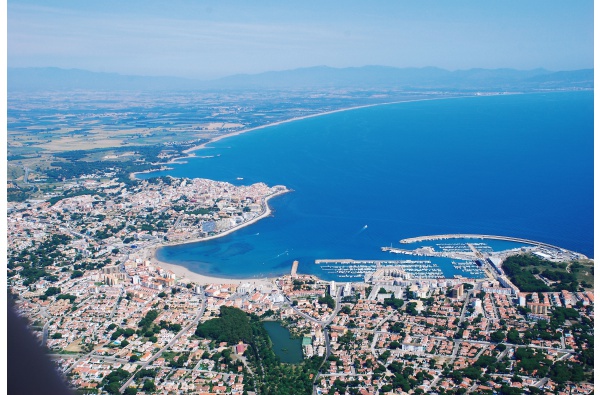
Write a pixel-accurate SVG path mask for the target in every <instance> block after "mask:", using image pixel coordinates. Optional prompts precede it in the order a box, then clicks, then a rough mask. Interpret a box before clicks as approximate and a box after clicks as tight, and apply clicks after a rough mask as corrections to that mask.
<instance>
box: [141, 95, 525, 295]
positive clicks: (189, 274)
mask: <svg viewBox="0 0 600 395" xmlns="http://www.w3.org/2000/svg"><path fill="white" fill-rule="evenodd" d="M513 94H518V93H513ZM472 97H478V96H477V95H467V96H452V97H435V98H423V99H408V100H398V101H393V102H385V103H373V104H365V105H360V106H353V107H346V108H341V109H337V110H331V111H324V112H320V113H316V114H310V115H304V116H300V117H294V118H290V119H285V120H282V121H277V122H273V123H269V124H266V125H261V126H256V127H253V128H249V129H242V130H239V131H235V132H231V133H227V134H223V135H221V136H217V137H214V138H212V139H209V140H208V141H206V142H204V143H202V144H200V145H197V146H193V147H190V148H188V149H186V150H184V151H182V153H184V154H187V155H186V156H181V157H177V158H172V159H170V160H169V161H168V162H166V163H161V164H160V165H162V166H164V167H166V166H167V165H169V164H172V163H181V162H180V161H181V160H184V159H186V158H193V157H196V154H195V153H194V152H195V151H198V150H201V149H203V148H206V147H207V145H208V144H211V143H214V142H217V141H219V140H223V139H225V138H229V137H233V136H239V135H241V134H244V133H247V132H252V131H255V130H260V129H266V128H269V127H273V126H278V125H282V124H286V123H291V122H295V121H300V120H304V119H309V118H316V117H320V116H323V115H329V114H335V113H340V112H344V111H351V110H358V109H362V108H370V107H376V106H386V105H392V104H400V103H412V102H420V101H431V100H444V99H459V98H472ZM167 169H169V168H167ZM163 170H165V169H157V170H145V171H140V172H132V173H131V174H130V178H131V179H136V178H137V177H136V175H137V174H149V173H153V172H156V171H163ZM288 192H291V190H289V189H287V188H286V189H285V190H283V191H279V192H276V193H274V194H272V195H268V196H266V197H265V198H264V201H263V204H264V211H263V212H262V213H261V214H260V215H259V216H257V217H256V218H253V219H252V220H250V221H247V222H244V223H242V224H239V225H237V226H234V227H233V228H230V229H228V230H226V231H225V232H222V233H219V234H217V235H213V236H209V237H205V238H196V239H192V240H185V241H179V242H167V243H161V244H160V245H153V246H151V247H148V248H149V250H150V253H151V254H150V255H151V256H150V261H151V262H152V263H154V264H156V265H158V266H160V267H162V268H164V269H166V270H171V271H172V272H174V273H175V274H176V275H178V276H181V277H186V278H189V279H190V280H192V281H195V282H198V283H199V284H208V283H214V284H232V283H236V284H240V283H246V282H250V283H252V282H256V281H262V282H263V283H264V282H265V281H267V282H271V281H272V280H273V278H271V279H269V278H263V279H256V278H254V279H252V278H250V279H230V278H220V277H212V276H208V275H204V274H200V273H196V272H193V271H191V270H189V269H188V268H186V267H184V266H181V265H176V264H173V263H168V262H164V261H161V260H159V259H158V258H156V252H157V250H158V249H159V248H161V247H169V246H177V245H185V244H191V243H199V242H203V241H210V240H214V239H217V238H220V237H225V236H227V235H229V234H231V233H233V232H235V231H236V230H238V229H241V228H243V227H246V226H249V225H252V224H254V223H256V222H258V221H259V220H261V219H263V218H265V217H267V216H269V215H271V213H272V211H271V208H270V207H269V204H268V202H269V200H270V199H271V198H273V197H276V196H279V195H282V194H284V193H288Z"/></svg>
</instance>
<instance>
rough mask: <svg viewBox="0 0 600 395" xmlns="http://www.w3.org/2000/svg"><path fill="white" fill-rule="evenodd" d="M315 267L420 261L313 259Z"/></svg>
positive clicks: (395, 263) (396, 263)
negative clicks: (330, 264) (329, 264)
mask: <svg viewBox="0 0 600 395" xmlns="http://www.w3.org/2000/svg"><path fill="white" fill-rule="evenodd" d="M315 263H316V264H317V265H320V264H323V263H337V264H342V265H376V266H377V267H380V266H381V265H403V264H410V263H417V264H418V263H421V262H420V261H408V260H386V261H375V260H362V261H361V260H359V261H357V260H354V259H315Z"/></svg>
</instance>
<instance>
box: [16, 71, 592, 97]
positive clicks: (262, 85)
mask: <svg viewBox="0 0 600 395" xmlns="http://www.w3.org/2000/svg"><path fill="white" fill-rule="evenodd" d="M593 86H594V70H593V69H581V70H571V71H557V72H554V71H549V70H546V69H542V68H538V69H533V70H515V69H506V68H503V69H469V70H456V71H449V70H444V69H441V68H437V67H423V68H395V67H387V66H363V67H348V68H333V67H327V66H317V67H308V68H300V69H294V70H285V71H269V72H264V73H260V74H238V75H233V76H229V77H223V78H219V79H216V80H211V81H200V80H194V79H187V78H180V77H148V76H134V75H122V74H117V73H104V72H93V71H87V70H80V69H61V68H57V67H42V68H8V91H9V92H10V91H49V90H50V91H68V90H99V91H167V90H168V91H178V90H222V89H226V90H245V89H247V90H259V89H273V90H289V89H294V90H302V89H310V90H314V89H362V90H364V89H366V90H371V89H372V90H432V89H433V90H435V89H444V90H483V91H485V90H540V89H578V88H580V89H593Z"/></svg>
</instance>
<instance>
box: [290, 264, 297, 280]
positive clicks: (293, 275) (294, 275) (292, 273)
mask: <svg viewBox="0 0 600 395" xmlns="http://www.w3.org/2000/svg"><path fill="white" fill-rule="evenodd" d="M297 271H298V261H294V262H293V263H292V271H291V272H290V274H291V275H292V277H296V272H297Z"/></svg>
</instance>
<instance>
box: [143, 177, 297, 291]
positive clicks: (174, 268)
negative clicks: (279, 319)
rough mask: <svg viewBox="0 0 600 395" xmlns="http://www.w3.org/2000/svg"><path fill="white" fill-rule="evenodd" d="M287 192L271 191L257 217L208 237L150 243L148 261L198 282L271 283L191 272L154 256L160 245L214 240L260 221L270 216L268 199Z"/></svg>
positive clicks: (167, 245)
mask: <svg viewBox="0 0 600 395" xmlns="http://www.w3.org/2000/svg"><path fill="white" fill-rule="evenodd" d="M288 192H292V190H290V189H287V188H285V189H282V190H279V191H277V192H275V193H272V194H270V195H267V196H265V197H264V198H263V201H262V205H263V211H262V213H261V214H260V215H258V216H257V217H255V218H253V219H251V220H250V221H246V222H243V223H241V224H239V225H236V226H234V227H232V228H229V229H227V230H226V231H224V232H222V233H219V234H216V235H213V236H209V237H203V238H196V239H191V240H185V241H177V242H166V243H160V244H158V245H156V244H155V245H152V246H150V247H147V251H146V252H149V253H150V261H151V262H152V263H153V264H155V265H157V266H160V267H162V268H163V269H165V270H171V271H172V272H173V273H175V274H176V275H177V276H179V277H186V278H188V279H190V280H192V281H194V282H196V283H198V284H241V283H260V284H263V285H264V284H265V283H271V281H272V280H273V279H270V278H260V279H259V278H249V279H229V278H220V277H211V276H206V275H203V274H200V273H196V272H192V271H191V270H189V269H187V268H186V267H184V266H180V265H176V264H173V263H168V262H164V261H161V260H159V259H158V258H157V257H156V251H157V250H158V249H159V248H161V247H170V246H177V245H184V244H191V243H200V242H203V241H209V240H214V239H217V238H220V237H224V236H227V235H229V234H231V233H233V232H235V231H237V230H239V229H242V228H244V227H246V226H249V225H252V224H254V223H256V222H258V221H260V220H261V219H263V218H266V217H268V216H270V215H271V214H272V212H273V211H272V210H271V207H269V200H271V199H272V198H274V197H277V196H280V195H283V194H286V193H288Z"/></svg>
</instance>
